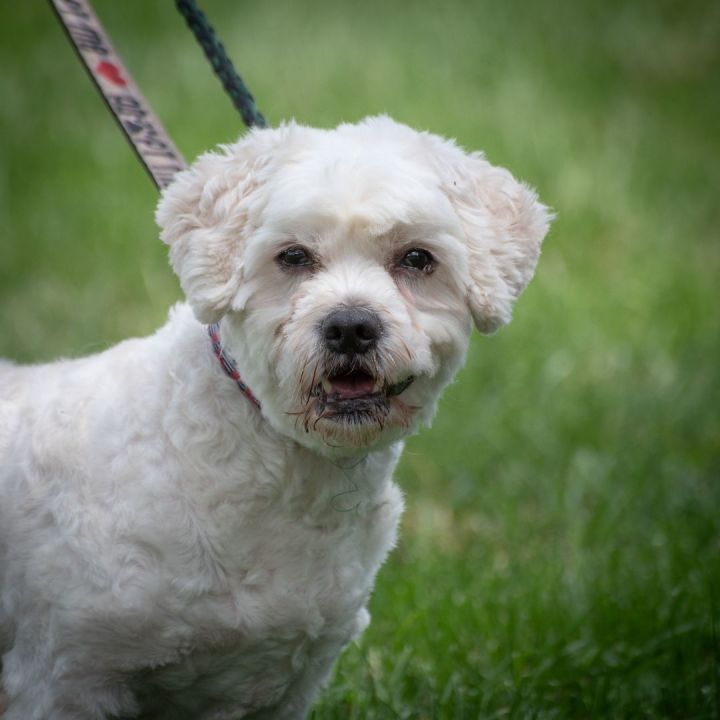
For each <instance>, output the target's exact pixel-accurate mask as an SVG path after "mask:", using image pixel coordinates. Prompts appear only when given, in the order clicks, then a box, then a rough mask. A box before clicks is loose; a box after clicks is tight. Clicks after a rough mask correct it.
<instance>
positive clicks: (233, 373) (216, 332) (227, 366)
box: [208, 323, 261, 410]
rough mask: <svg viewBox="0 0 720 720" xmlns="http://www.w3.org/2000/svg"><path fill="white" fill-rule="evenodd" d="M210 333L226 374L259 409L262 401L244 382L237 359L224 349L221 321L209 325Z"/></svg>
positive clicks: (215, 351) (216, 354)
mask: <svg viewBox="0 0 720 720" xmlns="http://www.w3.org/2000/svg"><path fill="white" fill-rule="evenodd" d="M208 335H209V336H210V342H211V343H212V349H213V352H214V353H215V357H216V358H217V359H218V360H219V361H220V365H221V367H222V369H223V370H224V371H225V374H226V375H227V376H228V377H230V378H232V379H233V380H234V381H235V383H236V384H237V386H238V387H239V388H240V392H241V393H242V394H243V395H244V396H245V397H246V398H247V399H248V400H249V401H250V402H251V403H252V404H253V405H254V406H255V407H256V408H257V409H258V410H259V409H260V407H261V405H260V401H259V400H258V399H257V398H256V397H255V396H254V395H253V393H252V390H251V389H250V388H249V387H248V386H247V385H246V384H245V383H244V382H243V380H242V378H241V377H240V373H239V372H238V369H237V365H236V364H235V361H234V360H233V359H232V358H231V357H230V356H229V355H228V354H227V353H226V352H225V351H224V350H223V347H222V343H221V342H220V323H213V324H212V325H208Z"/></svg>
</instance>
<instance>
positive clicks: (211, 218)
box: [155, 128, 286, 323]
mask: <svg viewBox="0 0 720 720" xmlns="http://www.w3.org/2000/svg"><path fill="white" fill-rule="evenodd" d="M285 131H286V129H285V128H281V129H280V130H265V129H264V130H252V131H251V132H249V133H248V134H247V135H245V136H244V137H243V138H241V139H240V140H239V141H238V142H237V143H235V144H234V145H226V146H221V147H220V149H219V152H210V153H205V154H204V155H201V156H200V157H199V158H198V159H197V160H196V161H195V162H194V163H193V164H192V166H191V167H190V168H188V169H187V170H184V171H183V172H180V173H178V174H177V175H176V177H175V179H174V180H173V182H172V183H171V184H170V185H169V186H168V187H167V188H165V190H164V191H163V193H162V196H161V198H160V202H159V203H158V206H157V211H156V213H155V219H156V221H157V223H158V225H159V226H160V230H161V233H160V237H161V238H162V239H163V241H164V242H166V243H167V244H168V245H169V246H170V263H171V265H172V267H173V269H174V270H175V273H176V274H177V276H178V278H179V279H180V285H181V286H182V289H183V291H184V292H185V296H186V297H187V299H188V302H189V303H190V305H191V307H192V309H193V311H194V313H195V315H196V317H197V318H198V320H200V322H204V323H212V322H217V321H218V320H219V319H220V318H221V317H222V316H223V315H224V314H225V313H226V312H227V311H228V310H230V308H231V305H232V301H233V298H234V297H235V295H236V294H237V292H238V289H239V287H240V284H241V282H242V275H243V247H244V244H245V241H246V239H247V235H248V232H249V231H250V228H249V217H250V215H251V207H252V205H253V199H254V198H257V197H258V195H259V193H261V192H262V186H263V184H264V183H265V181H266V180H267V177H268V173H269V165H270V160H271V158H272V156H273V152H272V151H273V148H274V147H275V146H276V145H277V143H278V141H279V140H280V139H281V137H282V136H283V135H284V134H285Z"/></svg>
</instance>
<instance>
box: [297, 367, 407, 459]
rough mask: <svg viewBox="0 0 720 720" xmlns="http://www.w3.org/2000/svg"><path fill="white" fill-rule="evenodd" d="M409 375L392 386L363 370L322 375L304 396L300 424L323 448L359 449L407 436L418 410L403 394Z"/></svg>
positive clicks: (298, 421) (390, 383) (298, 420)
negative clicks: (385, 440) (383, 439)
mask: <svg viewBox="0 0 720 720" xmlns="http://www.w3.org/2000/svg"><path fill="white" fill-rule="evenodd" d="M414 380H415V378H414V377H413V376H412V375H407V376H406V377H404V378H403V379H402V380H398V381H394V382H391V381H389V380H387V379H384V378H381V377H376V376H374V375H372V374H371V373H370V372H367V371H364V370H354V369H345V370H339V371H336V372H332V373H330V374H328V375H327V376H326V377H324V378H323V379H322V380H320V381H319V382H317V383H315V385H314V386H313V387H312V388H311V389H310V391H309V392H308V393H306V394H305V399H306V402H305V404H304V407H303V409H302V410H301V411H299V412H296V413H292V414H294V415H296V420H297V424H298V426H302V428H303V430H304V431H305V432H306V433H308V434H310V435H314V436H316V437H319V438H320V439H321V440H322V441H323V442H324V443H325V444H326V445H328V446H331V447H337V448H354V449H361V448H367V447H370V446H372V445H374V444H376V443H377V442H378V440H379V439H380V438H381V436H384V437H387V438H388V439H389V440H390V439H397V438H398V437H400V436H402V435H404V434H406V433H407V431H408V429H409V427H410V421H411V419H412V416H413V414H414V413H415V411H416V410H417V408H416V407H413V406H412V405H409V404H408V403H407V402H406V401H405V400H404V399H403V398H402V397H401V396H402V394H403V393H404V392H405V390H407V389H408V388H409V387H410V386H411V385H412V384H413V382H414Z"/></svg>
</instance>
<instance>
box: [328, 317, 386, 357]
mask: <svg viewBox="0 0 720 720" xmlns="http://www.w3.org/2000/svg"><path fill="white" fill-rule="evenodd" d="M320 333H321V334H322V337H323V340H324V341H325V345H326V347H327V349H328V350H330V351H331V352H334V353H344V354H347V355H353V354H355V355H359V354H362V353H366V352H368V350H371V349H372V348H373V347H375V345H376V344H377V341H378V338H379V337H380V335H381V333H382V323H381V322H380V318H379V317H378V316H377V315H376V314H375V313H374V312H371V311H370V310H367V309H366V308H361V307H345V308H341V309H339V310H334V311H333V312H331V313H330V314H329V315H328V316H327V317H326V318H325V320H323V322H322V325H321V326H320Z"/></svg>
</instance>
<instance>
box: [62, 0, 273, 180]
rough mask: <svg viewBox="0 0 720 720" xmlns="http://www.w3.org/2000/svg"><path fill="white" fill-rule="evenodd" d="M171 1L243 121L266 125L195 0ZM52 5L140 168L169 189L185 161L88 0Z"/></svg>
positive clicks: (183, 166)
mask: <svg viewBox="0 0 720 720" xmlns="http://www.w3.org/2000/svg"><path fill="white" fill-rule="evenodd" d="M175 4H176V6H177V8H178V10H179V11H180V12H181V13H182V15H183V17H184V18H185V20H186V22H187V24H188V26H189V27H190V29H191V30H192V31H193V34H194V35H195V38H196V39H197V41H198V42H199V43H200V45H201V46H202V49H203V51H204V52H205V55H206V57H207V59H208V60H209V61H210V64H211V65H212V67H213V70H214V71H215V74H216V75H217V76H218V77H219V78H220V81H221V82H222V85H223V87H224V88H225V90H226V92H227V93H228V95H230V98H231V99H232V102H233V105H234V106H235V107H236V108H237V109H238V110H239V111H240V114H241V116H242V119H243V121H244V122H245V124H246V125H247V126H248V127H253V126H257V127H267V122H266V120H265V118H264V117H263V115H262V113H261V112H260V111H259V110H258V109H257V106H256V105H255V99H254V98H253V96H252V94H251V93H250V91H249V90H248V89H247V87H246V85H245V83H244V82H243V80H242V78H241V77H240V76H239V75H238V73H237V72H236V71H235V68H234V67H233V64H232V62H231V61H230V58H229V57H228V55H227V53H226V52H225V48H224V47H223V44H222V43H221V42H220V40H219V39H218V37H217V34H216V33H215V30H214V29H213V27H212V26H211V25H210V23H209V22H208V21H207V18H206V17H205V15H204V14H203V12H202V11H201V10H200V9H199V8H198V6H197V4H196V2H195V0H176V3H175ZM50 5H51V6H52V8H53V9H54V10H55V13H56V15H57V17H58V19H59V20H60V23H61V24H62V26H63V28H64V29H65V32H66V34H67V36H68V38H69V39H70V42H71V43H72V45H73V47H74V48H75V50H76V52H77V54H78V56H79V57H80V59H81V60H82V62H83V64H84V65H85V68H86V70H87V71H88V74H89V75H90V78H91V79H92V81H93V83H94V84H95V86H96V87H97V89H98V90H99V91H100V94H101V95H102V97H103V100H104V101H105V104H106V105H107V107H108V109H109V110H110V112H111V113H112V114H113V117H114V118H115V120H116V121H117V123H118V125H119V126H120V129H121V130H122V131H123V133H124V134H125V137H126V138H127V140H128V141H129V142H130V145H131V146H132V148H133V150H134V151H135V154H136V155H137V157H138V159H139V160H140V162H141V163H142V165H143V167H144V168H145V169H146V170H147V172H148V174H149V175H150V177H151V178H152V181H153V182H154V183H155V185H156V186H157V188H158V189H160V190H162V189H163V188H165V187H167V186H168V185H169V184H170V182H171V181H172V179H173V177H174V176H175V173H177V172H179V171H180V170H184V169H185V168H186V167H187V164H186V163H185V160H184V158H183V156H182V155H181V154H180V151H179V150H178V149H177V148H176V147H175V144H174V143H173V141H172V140H171V139H170V136H169V135H168V133H167V131H166V130H165V128H164V127H163V125H162V123H161V122H160V120H158V118H157V116H156V115H155V113H153V111H152V110H151V109H150V105H149V103H148V102H147V100H146V99H145V98H144V97H143V94H142V93H141V92H140V89H139V88H138V86H137V84H136V83H135V81H134V80H133V77H132V75H131V74H130V73H129V72H128V70H127V68H126V67H125V65H124V64H123V62H122V60H121V59H120V56H119V55H118V54H117V52H116V51H115V49H114V48H113V46H112V43H111V42H110V38H109V36H108V34H107V32H105V29H104V28H103V26H102V23H101V22H100V20H99V19H98V17H97V15H96V14H95V12H94V11H93V9H92V6H91V4H90V0H50Z"/></svg>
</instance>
